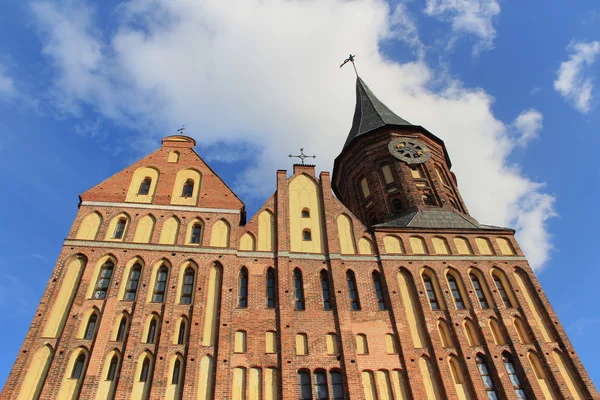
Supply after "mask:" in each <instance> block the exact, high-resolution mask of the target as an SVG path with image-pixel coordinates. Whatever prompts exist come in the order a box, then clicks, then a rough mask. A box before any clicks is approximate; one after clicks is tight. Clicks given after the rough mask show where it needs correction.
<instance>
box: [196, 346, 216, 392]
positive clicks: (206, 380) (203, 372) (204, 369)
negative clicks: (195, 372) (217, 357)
mask: <svg viewBox="0 0 600 400" xmlns="http://www.w3.org/2000/svg"><path fill="white" fill-rule="evenodd" d="M199 369H200V372H199V376H198V381H199V385H198V400H211V399H212V398H213V395H212V394H213V382H212V377H213V369H214V361H213V358H212V357H211V356H210V355H208V354H207V355H205V356H204V357H202V360H201V361H200V368H199Z"/></svg>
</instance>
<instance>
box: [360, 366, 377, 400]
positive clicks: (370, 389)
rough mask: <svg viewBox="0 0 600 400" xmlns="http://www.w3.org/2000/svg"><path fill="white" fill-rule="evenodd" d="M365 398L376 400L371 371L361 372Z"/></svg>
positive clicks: (366, 399)
mask: <svg viewBox="0 0 600 400" xmlns="http://www.w3.org/2000/svg"><path fill="white" fill-rule="evenodd" d="M360 375H361V378H362V385H363V391H364V393H365V400H377V390H376V389H375V379H374V378H375V377H374V376H373V372H371V371H363V372H362V373H361V374H360Z"/></svg>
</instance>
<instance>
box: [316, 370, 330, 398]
mask: <svg viewBox="0 0 600 400" xmlns="http://www.w3.org/2000/svg"><path fill="white" fill-rule="evenodd" d="M315 396H316V399H317V400H329V390H328V389H327V374H326V373H325V371H323V370H319V371H316V372H315Z"/></svg>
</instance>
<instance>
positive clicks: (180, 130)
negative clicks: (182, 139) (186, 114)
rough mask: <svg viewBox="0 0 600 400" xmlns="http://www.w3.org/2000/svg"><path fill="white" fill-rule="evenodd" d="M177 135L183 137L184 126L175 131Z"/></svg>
mask: <svg viewBox="0 0 600 400" xmlns="http://www.w3.org/2000/svg"><path fill="white" fill-rule="evenodd" d="M177 133H179V134H180V135H183V134H184V133H185V125H183V126H182V127H181V128H179V129H177Z"/></svg>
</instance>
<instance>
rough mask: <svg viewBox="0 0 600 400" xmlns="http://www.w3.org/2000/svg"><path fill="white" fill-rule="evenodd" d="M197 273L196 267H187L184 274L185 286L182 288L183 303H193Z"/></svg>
mask: <svg viewBox="0 0 600 400" xmlns="http://www.w3.org/2000/svg"><path fill="white" fill-rule="evenodd" d="M195 277H196V273H195V272H194V268H192V267H187V268H186V270H185V273H184V274H183V287H182V288H181V304H192V294H193V292H194V278H195Z"/></svg>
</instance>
